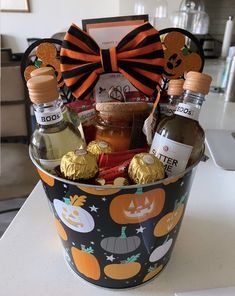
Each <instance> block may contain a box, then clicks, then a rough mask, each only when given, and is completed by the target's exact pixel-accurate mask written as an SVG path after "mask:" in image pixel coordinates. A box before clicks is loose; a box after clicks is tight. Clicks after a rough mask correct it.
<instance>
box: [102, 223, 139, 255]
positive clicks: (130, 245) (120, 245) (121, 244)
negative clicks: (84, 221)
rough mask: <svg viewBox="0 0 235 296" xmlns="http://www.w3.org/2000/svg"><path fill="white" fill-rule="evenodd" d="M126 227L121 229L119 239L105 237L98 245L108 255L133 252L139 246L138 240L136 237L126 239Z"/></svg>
mask: <svg viewBox="0 0 235 296" xmlns="http://www.w3.org/2000/svg"><path fill="white" fill-rule="evenodd" d="M125 231H126V226H123V227H122V230H121V235H120V236H119V237H106V238H104V239H103V240H102V241H101V243H100V245H101V247H102V248H103V249H104V250H105V251H108V252H110V253H114V254H126V253H130V252H133V251H135V250H136V249H137V248H138V247H139V246H140V238H139V237H138V236H137V235H134V236H129V237H126V233H125Z"/></svg>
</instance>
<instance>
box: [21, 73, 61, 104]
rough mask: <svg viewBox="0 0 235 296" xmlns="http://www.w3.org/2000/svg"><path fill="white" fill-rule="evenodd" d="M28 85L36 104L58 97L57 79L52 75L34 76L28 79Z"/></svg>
mask: <svg viewBox="0 0 235 296" xmlns="http://www.w3.org/2000/svg"><path fill="white" fill-rule="evenodd" d="M27 87H28V91H29V97H30V100H31V101H32V102H33V103H35V104H40V103H49V102H52V101H54V100H56V99H58V96H59V92H58V89H57V81H56V78H55V77H53V76H52V75H41V76H34V77H32V78H30V79H29V80H28V81H27Z"/></svg>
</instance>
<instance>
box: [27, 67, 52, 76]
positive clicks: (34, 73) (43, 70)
mask: <svg viewBox="0 0 235 296" xmlns="http://www.w3.org/2000/svg"><path fill="white" fill-rule="evenodd" d="M40 75H52V76H55V71H54V69H53V68H52V67H42V68H38V69H35V70H33V71H32V72H31V73H30V76H31V77H34V76H40Z"/></svg>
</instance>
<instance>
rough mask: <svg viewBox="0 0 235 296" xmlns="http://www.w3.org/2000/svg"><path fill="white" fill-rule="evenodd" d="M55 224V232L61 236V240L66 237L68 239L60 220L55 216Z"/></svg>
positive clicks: (65, 239)
mask: <svg viewBox="0 0 235 296" xmlns="http://www.w3.org/2000/svg"><path fill="white" fill-rule="evenodd" d="M55 226H56V230H57V233H58V234H59V236H60V238H62V240H64V241H67V239H68V236H67V233H66V231H65V230H64V227H63V226H62V224H61V223H60V221H59V220H58V219H56V218H55Z"/></svg>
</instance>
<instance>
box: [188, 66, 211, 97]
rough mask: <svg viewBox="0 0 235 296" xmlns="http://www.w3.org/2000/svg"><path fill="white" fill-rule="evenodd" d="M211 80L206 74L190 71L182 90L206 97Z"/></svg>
mask: <svg viewBox="0 0 235 296" xmlns="http://www.w3.org/2000/svg"><path fill="white" fill-rule="evenodd" d="M211 81H212V78H211V76H210V75H208V74H204V73H199V72H194V71H190V72H188V73H187V76H186V80H185V82H184V86H183V88H184V89H185V90H191V91H193V92H196V93H201V94H204V95H207V94H208V92H209V90H210V85H211Z"/></svg>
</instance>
